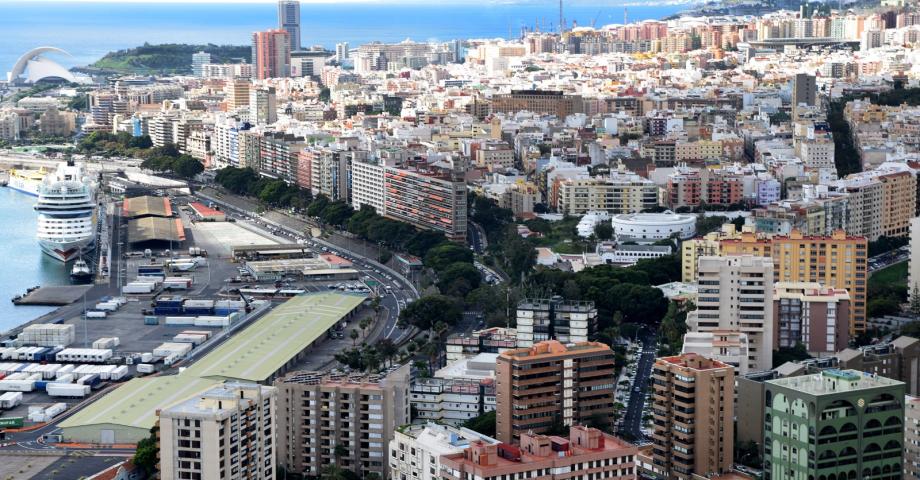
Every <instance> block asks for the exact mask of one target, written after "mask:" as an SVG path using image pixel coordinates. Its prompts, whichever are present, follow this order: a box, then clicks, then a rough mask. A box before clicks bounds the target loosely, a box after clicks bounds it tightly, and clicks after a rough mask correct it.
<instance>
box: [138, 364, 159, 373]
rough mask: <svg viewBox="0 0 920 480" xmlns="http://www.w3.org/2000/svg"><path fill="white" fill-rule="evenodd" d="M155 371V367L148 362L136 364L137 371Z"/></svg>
mask: <svg viewBox="0 0 920 480" xmlns="http://www.w3.org/2000/svg"><path fill="white" fill-rule="evenodd" d="M155 371H156V368H154V366H153V365H151V364H149V363H139V364H138V365H137V373H144V374H147V373H153V372H155Z"/></svg>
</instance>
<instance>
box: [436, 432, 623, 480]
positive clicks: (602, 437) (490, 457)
mask: <svg viewBox="0 0 920 480" xmlns="http://www.w3.org/2000/svg"><path fill="white" fill-rule="evenodd" d="M637 453H638V449H637V448H636V446H635V445H632V444H629V443H626V442H625V441H623V440H621V439H619V438H617V437H614V436H611V435H607V434H606V433H603V432H601V431H600V430H597V429H594V428H588V427H584V426H574V427H572V428H571V429H570V430H569V438H568V439H566V438H562V437H558V436H548V435H537V434H532V433H524V434H522V435H521V443H520V445H511V444H508V443H499V444H494V445H490V444H487V443H485V442H482V441H474V442H472V443H471V444H470V447H469V448H467V449H466V450H464V451H463V452H460V453H454V454H450V455H442V456H441V472H440V475H441V479H443V480H461V479H469V478H539V479H541V480H557V479H558V480H562V479H578V478H584V479H587V478H603V479H613V480H632V479H635V478H637V476H636V454H637Z"/></svg>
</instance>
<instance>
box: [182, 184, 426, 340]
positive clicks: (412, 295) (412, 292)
mask: <svg viewBox="0 0 920 480" xmlns="http://www.w3.org/2000/svg"><path fill="white" fill-rule="evenodd" d="M198 195H199V196H200V197H201V198H203V199H205V200H206V201H209V202H214V203H215V204H217V205H220V206H221V207H222V208H223V209H224V211H226V212H229V213H231V214H235V216H236V217H237V218H248V219H253V220H243V221H246V222H249V223H252V224H255V226H257V227H267V228H272V229H275V230H277V231H278V232H279V234H278V235H276V236H281V237H283V238H285V239H287V240H288V241H290V242H292V243H304V244H305V245H308V246H312V247H316V248H319V249H322V248H326V250H328V251H329V252H332V253H335V254H337V255H339V256H341V257H343V258H345V259H347V260H349V261H351V262H352V263H353V265H354V267H355V268H356V269H358V270H359V271H360V272H361V274H362V277H369V278H370V279H372V280H374V281H375V282H377V283H378V284H379V289H380V290H379V293H380V306H381V308H382V309H385V310H386V311H387V312H388V314H387V316H386V317H385V318H383V319H382V321H383V322H384V324H383V326H382V329H380V328H377V329H374V331H375V332H382V333H381V334H379V336H375V337H369V338H368V339H367V341H368V343H372V342H373V341H376V340H377V339H379V338H389V339H391V340H393V341H394V342H395V343H397V344H400V343H402V342H405V341H407V340H408V339H409V338H411V336H412V335H413V333H414V332H412V330H411V329H402V328H400V327H399V324H398V320H399V313H400V311H402V309H403V308H405V307H406V305H407V304H408V303H411V302H412V301H414V300H416V299H418V298H419V292H418V290H417V289H416V287H415V285H413V284H412V283H411V282H409V281H408V280H407V279H406V278H404V277H403V276H402V275H400V274H399V273H397V272H396V271H394V270H392V269H390V268H389V267H387V266H385V265H383V264H381V263H379V262H377V261H375V260H372V259H370V258H366V257H364V256H362V255H361V254H359V253H357V252H354V251H351V250H348V249H346V248H345V247H344V246H342V245H340V244H334V243H332V242H330V241H328V240H324V239H321V238H317V237H310V236H308V235H307V234H306V232H304V231H303V230H302V229H299V228H296V227H297V225H295V224H294V223H293V222H298V223H301V224H303V223H308V222H306V221H305V220H303V219H300V218H292V219H291V220H292V223H290V224H282V223H280V222H273V221H270V220H268V219H266V218H265V216H264V215H259V213H257V212H253V211H249V210H246V209H245V208H241V207H240V206H239V205H235V204H232V203H230V202H229V201H228V199H227V198H226V197H223V198H214V197H212V196H208V195H205V194H202V193H200V192H199V193H198ZM255 219H257V220H255ZM238 221H239V220H238ZM387 286H389V287H390V293H387V292H386V287H387Z"/></svg>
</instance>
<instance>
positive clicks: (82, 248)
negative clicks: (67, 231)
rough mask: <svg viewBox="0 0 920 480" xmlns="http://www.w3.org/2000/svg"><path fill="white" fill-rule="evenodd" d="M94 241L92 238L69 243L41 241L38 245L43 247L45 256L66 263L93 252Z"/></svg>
mask: <svg viewBox="0 0 920 480" xmlns="http://www.w3.org/2000/svg"><path fill="white" fill-rule="evenodd" d="M94 240H95V239H94V238H92V237H91V238H86V239H82V240H76V241H73V242H67V243H58V242H49V241H46V240H40V241H39V242H38V245H39V247H41V249H42V252H44V253H45V255H48V256H49V257H51V258H53V259H55V260H57V261H59V262H63V263H66V262H69V261H71V260H75V259H77V258H79V257H80V256H81V255H83V254H84V253H87V252H89V251H90V250H92V249H93V243H94Z"/></svg>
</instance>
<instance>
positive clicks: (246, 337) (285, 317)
mask: <svg viewBox="0 0 920 480" xmlns="http://www.w3.org/2000/svg"><path fill="white" fill-rule="evenodd" d="M364 298H365V297H364V296H363V295H348V294H342V293H333V292H324V293H319V294H314V295H304V296H298V297H294V298H293V299H292V300H290V301H287V302H285V303H284V304H282V305H280V306H279V307H277V308H275V309H274V310H273V311H272V312H271V313H270V314H268V315H266V316H265V317H264V318H262V319H260V320H259V321H258V322H257V323H256V324H255V325H253V326H251V327H249V328H247V329H246V330H244V331H243V332H241V333H238V334H236V335H234V336H233V337H232V338H230V340H228V341H226V342H224V343H223V344H221V346H220V347H218V348H216V349H214V351H212V352H211V353H209V354H208V355H207V356H206V357H205V358H203V359H201V360H200V361H198V362H196V363H195V364H194V365H192V366H191V367H189V368H187V369H186V372H192V373H193V374H195V375H197V376H199V377H217V378H221V379H234V380H247V381H250V382H263V381H265V380H267V379H269V378H270V377H271V376H272V375H274V374H275V372H277V371H278V370H281V368H282V367H283V366H284V365H285V364H286V363H287V362H288V361H289V360H290V359H291V358H294V356H296V355H297V354H298V353H300V352H301V351H303V350H304V349H305V348H307V347H308V346H309V345H310V344H311V343H313V341H314V340H316V339H317V338H319V337H320V336H321V335H323V334H325V333H326V331H327V330H329V328H331V327H332V326H333V325H335V323H336V322H338V321H339V320H341V319H342V317H344V316H345V315H347V314H348V313H350V312H351V311H352V310H354V309H355V308H356V307H358V306H359V305H361V303H362V302H363V301H364Z"/></svg>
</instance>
